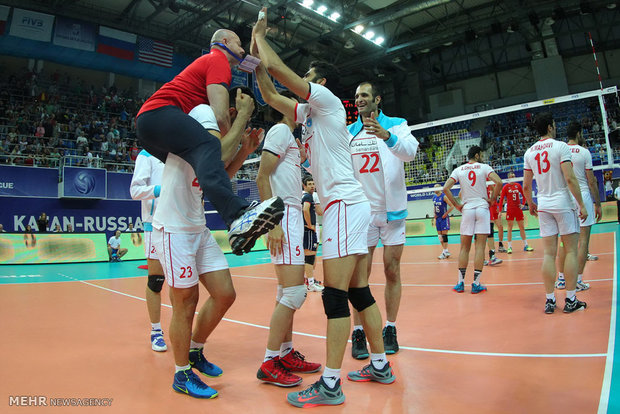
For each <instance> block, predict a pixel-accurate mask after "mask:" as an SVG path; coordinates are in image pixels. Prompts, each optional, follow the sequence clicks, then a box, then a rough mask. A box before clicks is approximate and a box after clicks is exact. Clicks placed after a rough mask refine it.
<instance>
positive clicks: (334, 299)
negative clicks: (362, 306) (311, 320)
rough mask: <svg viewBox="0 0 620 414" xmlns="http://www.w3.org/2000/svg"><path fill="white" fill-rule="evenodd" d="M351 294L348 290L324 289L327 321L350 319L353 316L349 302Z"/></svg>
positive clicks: (324, 307) (323, 296) (324, 306)
mask: <svg viewBox="0 0 620 414" xmlns="http://www.w3.org/2000/svg"><path fill="white" fill-rule="evenodd" d="M348 296H349V294H348V293H347V291H346V290H340V289H335V288H333V287H329V286H326V287H325V289H323V295H322V299H323V309H325V315H327V319H336V318H348V317H349V316H351V311H350V310H349V302H348V301H347V300H348Z"/></svg>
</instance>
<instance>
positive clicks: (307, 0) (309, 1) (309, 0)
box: [301, 0, 314, 9]
mask: <svg viewBox="0 0 620 414" xmlns="http://www.w3.org/2000/svg"><path fill="white" fill-rule="evenodd" d="M313 4H314V0H304V1H303V2H302V3H301V5H302V6H304V7H305V8H307V9H309V8H310V7H312V5H313Z"/></svg>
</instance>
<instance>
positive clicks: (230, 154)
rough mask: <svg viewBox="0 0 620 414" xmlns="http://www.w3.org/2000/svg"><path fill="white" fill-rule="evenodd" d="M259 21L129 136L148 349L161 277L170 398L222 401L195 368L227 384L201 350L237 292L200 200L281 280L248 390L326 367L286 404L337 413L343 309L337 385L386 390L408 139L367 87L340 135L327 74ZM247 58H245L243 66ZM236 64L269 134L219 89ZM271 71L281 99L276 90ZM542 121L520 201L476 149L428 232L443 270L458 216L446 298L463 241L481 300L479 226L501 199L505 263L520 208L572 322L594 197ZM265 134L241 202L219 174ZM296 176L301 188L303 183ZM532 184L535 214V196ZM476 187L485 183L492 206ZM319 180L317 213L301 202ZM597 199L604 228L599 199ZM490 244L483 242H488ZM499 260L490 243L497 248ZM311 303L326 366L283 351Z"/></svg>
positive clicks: (222, 43)
mask: <svg viewBox="0 0 620 414" xmlns="http://www.w3.org/2000/svg"><path fill="white" fill-rule="evenodd" d="M265 14H266V9H263V10H262V11H261V15H259V20H258V21H257V22H256V24H255V25H254V28H253V31H252V42H251V46H250V51H249V52H250V54H249V55H246V54H245V51H244V50H243V48H242V47H241V41H240V39H239V37H238V36H237V35H236V34H235V33H234V32H231V31H229V30H223V29H221V30H218V31H216V33H215V34H214V35H213V38H212V43H211V52H210V53H208V54H206V55H204V56H202V57H200V58H198V59H196V60H195V61H194V62H193V63H191V64H190V65H189V66H188V67H187V68H185V69H184V70H183V71H182V72H181V73H180V74H179V75H177V76H176V77H175V78H174V79H173V80H172V81H170V82H168V83H167V84H165V85H164V86H162V87H161V88H160V89H159V90H158V91H156V92H155V93H154V94H153V95H152V97H151V98H149V99H148V100H147V101H146V102H145V104H144V105H143V107H142V108H141V110H140V111H139V113H138V115H137V119H136V125H137V133H138V137H139V139H140V143H141V145H142V146H143V147H144V149H145V150H144V151H142V153H141V154H140V155H139V156H138V159H137V160H136V169H135V172H134V177H133V180H132V184H131V194H132V197H133V198H134V199H140V200H142V218H143V222H144V230H145V236H144V240H145V253H146V256H147V261H148V273H149V276H148V282H147V288H146V297H147V308H148V311H149V317H150V320H151V325H152V329H151V346H152V349H153V350H155V351H165V350H166V349H167V344H166V341H165V340H164V334H163V330H162V327H161V323H160V310H159V309H160V306H161V290H162V287H163V283H164V281H165V282H167V284H168V286H169V287H170V298H171V302H172V307H173V313H172V320H171V324H170V329H169V339H170V344H171V347H172V350H173V353H174V359H175V365H176V368H175V374H174V379H173V385H172V387H173V389H174V390H175V391H177V392H181V393H185V394H188V395H190V396H192V397H196V398H214V397H216V396H217V395H218V392H217V391H216V390H214V389H213V388H211V387H209V386H208V385H207V384H205V383H204V382H203V381H202V380H201V378H200V377H199V376H198V375H196V373H195V372H194V370H196V371H197V372H199V373H201V374H202V375H204V376H206V377H218V376H220V375H222V374H223V370H222V369H221V368H220V367H218V366H217V365H215V364H213V363H212V362H209V361H208V360H207V359H206V358H205V352H204V345H205V342H206V340H207V338H208V337H209V336H210V335H211V334H212V333H213V331H214V330H215V328H216V327H217V325H218V323H219V322H220V321H221V320H222V318H223V317H224V315H225V313H226V311H227V310H228V309H229V308H230V306H231V305H232V304H233V302H234V300H235V297H236V292H235V289H234V286H233V282H232V278H231V275H230V271H229V268H228V263H227V260H226V257H225V255H224V254H223V252H222V250H221V249H220V247H219V245H218V244H217V243H216V241H215V239H214V237H213V236H212V235H211V232H210V230H209V229H208V228H207V227H206V220H205V215H204V206H203V201H204V199H205V198H206V199H208V200H209V201H210V202H211V203H212V204H213V206H214V208H215V209H216V210H217V212H218V213H219V215H220V216H221V217H222V219H223V220H224V222H225V224H226V225H227V226H228V228H229V242H230V244H231V249H232V252H233V253H235V254H243V253H246V252H249V251H250V249H252V247H253V246H254V244H255V242H256V240H257V239H258V238H259V237H261V236H263V235H266V245H267V247H268V249H269V252H270V255H271V262H272V264H273V265H274V268H275V273H276V275H277V280H278V284H277V289H276V301H277V305H276V307H275V308H274V310H273V313H272V317H271V321H270V324H269V328H270V329H269V335H268V339H267V344H266V350H265V354H264V358H263V361H262V363H260V364H257V367H258V371H257V375H256V376H257V379H258V380H259V381H261V382H266V383H270V384H274V385H277V386H281V387H294V386H297V385H299V384H301V383H302V382H303V378H302V377H301V376H299V375H298V374H300V373H314V372H318V371H320V370H321V368H323V372H322V374H321V376H320V377H319V379H318V380H317V381H316V382H314V383H313V384H311V385H310V386H309V387H307V388H306V389H305V390H302V391H299V392H291V393H289V394H288V395H287V401H288V402H289V403H290V404H291V405H293V406H296V407H312V406H317V405H337V404H342V403H343V402H344V401H345V396H344V394H343V392H342V387H341V377H342V375H341V372H340V371H341V366H342V361H343V358H344V354H345V350H346V346H347V340H348V338H349V333H350V332H351V318H350V316H351V315H350V309H349V303H351V305H352V306H353V308H354V315H353V316H354V329H353V332H352V334H351V338H352V342H353V346H352V356H353V357H354V358H356V359H366V358H369V359H370V361H369V363H368V364H367V365H365V366H364V367H362V368H361V369H360V370H357V371H352V372H349V373H348V374H346V377H347V379H348V380H350V381H354V382H367V381H376V382H380V383H383V384H391V383H393V382H394V381H395V379H396V377H395V375H394V372H393V370H392V367H391V364H390V362H389V361H388V359H387V357H386V355H390V354H395V353H396V352H398V350H399V347H398V341H397V330H396V319H397V314H398V309H399V305H400V297H401V281H400V260H401V256H402V253H403V248H404V244H405V237H406V228H405V219H406V217H407V190H406V185H405V171H404V163H405V162H408V161H411V160H413V159H414V157H415V155H416V152H417V149H418V141H417V140H416V139H415V138H414V137H413V135H412V134H411V131H410V128H409V127H408V126H407V122H406V120H404V119H401V118H394V117H389V116H387V115H386V114H384V113H383V111H381V104H382V100H383V95H382V93H381V91H380V90H379V87H378V85H376V84H375V83H373V82H364V83H362V84H360V85H359V86H358V87H357V89H356V93H355V102H356V106H357V109H358V111H359V118H358V120H357V122H355V123H353V124H351V125H349V126H348V127H347V125H346V114H345V109H344V107H343V105H342V102H341V101H340V99H339V98H338V97H336V95H335V94H334V93H333V92H332V91H331V90H330V89H329V87H330V86H331V85H335V84H337V82H338V73H337V71H336V70H335V68H334V67H333V66H332V65H331V64H328V63H326V62H312V63H311V64H310V68H309V70H308V71H307V72H306V73H305V75H304V76H303V77H301V76H298V75H297V74H295V73H294V72H293V71H292V70H291V69H290V68H288V67H287V66H286V65H285V64H284V63H283V62H282V60H281V59H280V57H279V56H278V55H277V54H276V53H275V52H274V50H273V49H272V48H271V46H270V45H269V43H268V42H267V41H266V39H265V33H266V29H267V19H266V17H265ZM250 55H251V57H252V59H248V56H250ZM244 56H245V57H244ZM259 59H260V60H259ZM239 64H241V66H246V67H247V66H250V67H253V69H254V73H255V78H256V80H257V83H258V86H259V88H260V92H261V95H262V97H263V99H264V101H265V102H266V103H267V104H268V105H269V106H270V107H271V108H272V109H273V110H274V115H275V116H274V119H275V120H276V121H277V124H276V125H274V126H273V127H272V128H271V129H269V131H268V132H267V134H266V136H265V135H264V131H263V130H260V129H259V130H257V129H251V128H247V125H248V122H249V121H250V119H251V118H252V116H253V113H254V112H255V111H254V109H255V102H254V99H253V97H252V96H251V93H250V92H246V91H244V90H241V89H239V88H235V89H233V90H231V91H230V92H229V91H228V90H227V88H228V86H229V85H230V83H231V67H232V66H234V65H239ZM254 66H255V67H254ZM269 75H271V76H273V77H274V78H275V79H276V80H278V81H279V82H280V83H281V84H283V85H285V86H286V87H287V88H288V91H287V92H285V93H282V94H280V93H278V92H277V91H276V89H275V86H274V84H273V82H272V80H271V78H270V76H269ZM539 117H540V120H539V119H537V121H536V125H537V128H538V131H539V133H540V135H541V141H539V142H538V143H537V144H535V145H534V146H533V147H532V148H530V150H528V152H527V153H526V160H525V176H524V188H523V190H521V188H520V186H519V185H518V184H516V183H512V184H508V185H507V186H506V187H504V189H503V190H505V191H503V190H502V181H501V179H500V178H499V176H498V175H497V174H496V173H495V172H494V171H493V169H492V168H491V167H490V166H488V165H486V164H483V163H482V162H481V156H482V150H481V149H480V148H479V147H472V148H471V149H470V150H469V154H468V155H469V157H468V158H469V162H468V163H466V164H464V165H462V166H460V167H458V168H456V169H455V170H454V171H453V172H452V174H451V175H450V178H449V179H448V181H447V182H446V184H445V185H444V187H443V193H440V192H439V188H438V191H437V193H438V195H436V196H435V197H434V198H433V202H434V206H435V210H434V221H435V224H436V227H437V231H438V234H439V238H440V242H441V244H442V248H443V251H442V253H441V255H440V256H439V258H440V259H445V258H447V257H449V256H450V253H449V251H448V236H447V232H448V230H449V228H450V224H449V213H450V211H451V210H452V209H453V208H456V209H457V210H459V211H461V212H462V215H463V217H462V221H461V252H460V254H459V261H458V262H459V264H458V268H459V281H458V284H457V285H456V286H455V287H454V290H455V291H457V292H463V291H464V290H465V285H464V280H465V274H466V269H467V264H468V261H469V251H470V248H471V243H472V239H473V238H474V237H475V258H474V279H473V283H472V285H471V292H472V293H480V292H484V291H486V287H485V286H484V285H482V284H481V283H480V282H481V281H480V276H481V273H482V268H483V265H484V249H485V245H486V243H487V236H488V235H489V233H491V234H492V232H493V230H492V227H491V226H492V224H491V221H492V220H494V221H496V222H497V221H499V222H500V223H501V220H498V218H497V217H495V218H494V219H493V218H492V217H491V212H490V209H489V208H490V205H491V204H494V203H497V200H499V205H500V206H501V205H503V200H504V199H505V200H507V204H508V210H507V218H508V217H510V219H511V220H510V219H509V220H510V221H509V233H508V248H509V250H508V252H509V253H510V252H511V251H512V246H511V241H512V238H511V237H512V236H511V230H512V223H513V222H514V221H517V223H518V225H519V228H520V230H521V237H522V239H523V240H524V243H525V246H524V247H525V250H526V251H530V250H531V248H530V247H529V246H528V245H527V241H526V240H525V232H524V227H523V212H522V207H523V205H524V204H525V202H526V201H527V204H528V205H529V208H530V213H531V214H533V215H536V214H538V216H539V219H540V227H541V236H542V237H543V244H544V248H545V262H544V264H543V275H544V278H545V288H546V290H547V301H546V308H545V312H547V313H551V312H553V310H554V309H555V296H554V293H553V292H554V288H555V285H554V283H555V255H556V252H557V234H558V233H559V234H560V236H561V237H562V241H563V254H564V255H565V257H566V259H565V261H564V263H563V276H564V278H563V279H562V283H564V284H565V285H560V281H558V286H559V287H562V286H565V288H566V292H567V294H566V304H565V307H564V312H572V311H575V310H580V309H584V308H585V307H586V304H585V303H584V302H581V301H579V300H578V299H577V298H576V296H575V291H576V290H577V289H579V286H582V289H583V288H587V287H586V286H587V284H585V283H584V282H583V281H582V280H581V273H582V272H583V267H582V266H581V258H582V256H583V255H582V250H581V249H582V244H585V254H586V255H587V240H585V239H584V240H583V241H582V240H581V238H580V236H579V231H580V228H579V227H580V226H579V221H578V218H577V207H578V208H579V216H580V217H581V219H582V222H581V226H582V227H581V229H582V230H581V234H582V235H583V234H585V231H584V230H583V229H584V226H587V233H588V236H589V226H591V225H592V224H593V222H594V220H593V215H594V214H593V213H592V210H593V206H592V204H593V203H592V199H591V198H589V197H586V196H583V197H582V195H581V194H582V192H584V191H586V190H584V188H585V189H587V191H588V192H589V191H590V190H589V187H588V182H587V181H586V185H585V187H583V186H582V179H583V178H584V177H585V178H586V180H589V179H590V176H589V175H588V172H587V171H590V173H591V168H592V167H591V157H590V158H589V161H588V157H587V156H588V155H589V152H588V151H587V149H585V148H583V147H579V146H578V145H573V146H569V145H567V144H565V143H563V142H560V141H556V140H555V139H554V138H555V124H554V123H553V120H552V119H551V118H550V117H545V116H543V115H542V114H541V115H540V116H539ZM543 124H544V125H543ZM299 126H301V139H300V140H296V139H295V137H294V135H293V131H294V130H295V129H296V128H297V127H299ZM539 126H540V128H539ZM543 129H544V131H543ZM541 131H542V132H541ZM263 136H264V144H263V149H262V155H261V161H260V167H259V170H258V176H257V180H256V181H257V186H258V190H259V195H260V199H261V202H260V203H258V202H255V203H252V204H249V203H248V202H247V201H246V200H244V199H242V198H240V197H238V196H237V195H236V194H235V193H234V192H233V191H232V188H231V185H230V178H231V177H232V176H234V174H235V173H236V171H237V170H238V169H239V168H240V167H241V165H242V164H243V161H244V160H245V159H246V158H247V157H248V156H249V154H251V153H252V152H253V151H254V150H256V148H257V147H258V145H259V144H260V143H261V141H262V140H263ZM575 139H578V138H575ZM571 148H572V149H573V152H571ZM571 157H572V158H571ZM577 157H583V159H584V162H583V164H582V165H583V166H584V171H583V175H582V174H581V172H578V171H577V169H578V168H581V167H579V165H580V164H578V161H576V158H577ZM571 159H572V160H573V161H572V162H573V164H574V165H575V167H574V168H575V172H573V166H572V165H573V164H571V163H570V162H566V161H571ZM580 159H581V158H580ZM588 162H589V163H588ZM302 167H303V169H304V170H306V171H307V172H308V173H310V174H311V176H309V175H307V176H305V177H302ZM588 168H589V170H588ZM534 177H535V178H536V181H537V184H538V203H539V205H536V204H534V202H533V200H532V178H534ZM592 177H593V176H592ZM488 180H491V181H492V182H493V184H494V186H493V187H492V188H491V189H490V190H489V191H490V195H489V193H487V181H488ZM315 184H316V189H317V190H316V192H317V193H318V200H320V203H317V202H315V200H314V199H313V196H312V194H313V193H314V185H315ZM456 184H459V185H460V188H461V190H460V191H461V196H460V200H457V198H456V197H455V196H454V195H453V193H452V191H451V188H452V187H453V186H454V185H456ZM580 188H581V190H580ZM590 188H591V187H590ZM302 190H303V191H302ZM569 190H570V193H569ZM304 191H305V192H304ZM500 192H501V194H500ZM571 194H572V196H573V197H574V198H573V197H571ZM593 194H594V193H593ZM500 195H501V198H500ZM594 197H595V201H596V202H597V210H596V215H597V218H600V202H599V200H598V193H596V194H595V195H594ZM521 198H523V199H524V200H523V202H522V201H521ZM575 200H576V203H577V204H575ZM588 203H589V206H588ZM588 208H589V210H588ZM498 211H499V209H498ZM315 214H320V215H322V216H323V225H322V237H321V240H322V263H323V277H324V282H323V285H321V284H320V283H319V282H318V281H315V280H314V274H313V270H314V266H315V263H316V262H315V257H316V256H315V255H316V250H317V244H318V243H317V234H316V218H315ZM502 233H503V232H502ZM578 239H579V243H578ZM492 240H493V238H492V237H491V239H490V240H489V243H490V242H492ZM500 240H501V239H500ZM379 241H381V242H382V244H383V263H384V274H385V280H386V287H385V303H386V310H385V312H386V323H385V325H383V323H382V316H381V313H380V311H379V308H378V306H377V304H376V302H375V299H374V297H373V295H372V292H371V290H370V287H369V283H368V278H369V275H370V270H371V264H372V257H373V253H374V250H375V248H376V246H377V245H378V243H379ZM502 248H503V245H501V244H500V251H501V249H502ZM578 248H579V262H578V260H577V256H578V255H577V251H578ZM552 250H553V252H552ZM490 251H491V252H493V257H490V261H489V264H490V265H495V264H498V260H499V259H497V258H496V257H495V256H494V252H495V249H494V245H493V247H492V248H491V249H490ZM548 252H549V258H551V252H552V253H553V260H551V259H549V258H548V255H547V253H548ZM494 259H495V261H494ZM549 260H551V261H550V262H549ZM584 263H585V262H584ZM578 264H579V266H578ZM578 274H579V281H578ZM306 281H307V284H306ZM200 284H202V285H203V286H204V287H205V288H206V289H207V290H208V292H209V298H208V300H207V301H206V302H205V303H204V305H203V306H202V307H201V308H200V309H199V311H198V314H197V316H195V311H196V307H197V304H198V296H199V285H200ZM580 284H581V285H580ZM308 292H321V294H322V301H323V307H324V311H325V314H326V316H327V339H326V342H327V360H326V362H325V364H320V363H317V362H309V361H307V360H306V357H305V356H304V355H303V354H302V353H300V352H299V350H296V349H295V347H294V346H293V338H292V328H293V323H294V315H295V312H296V311H297V310H299V309H300V308H301V307H302V306H303V304H304V301H305V299H306V295H307V294H308ZM368 348H370V349H368Z"/></svg>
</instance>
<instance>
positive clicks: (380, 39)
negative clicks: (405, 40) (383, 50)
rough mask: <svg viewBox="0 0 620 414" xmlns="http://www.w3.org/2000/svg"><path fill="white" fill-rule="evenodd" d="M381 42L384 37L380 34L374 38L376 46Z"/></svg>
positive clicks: (383, 40)
mask: <svg viewBox="0 0 620 414" xmlns="http://www.w3.org/2000/svg"><path fill="white" fill-rule="evenodd" d="M383 42H385V39H384V38H382V37H381V36H379V37H377V38H376V39H375V44H376V45H377V46H381V44H382V43H383Z"/></svg>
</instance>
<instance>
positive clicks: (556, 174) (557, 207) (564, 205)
mask: <svg viewBox="0 0 620 414" xmlns="http://www.w3.org/2000/svg"><path fill="white" fill-rule="evenodd" d="M523 158H524V163H523V164H524V169H525V170H528V171H532V172H533V173H534V178H535V179H536V184H537V185H538V196H537V198H538V210H540V211H548V212H559V211H565V210H567V209H568V210H573V209H575V208H576V206H575V203H574V202H573V197H571V194H570V191H569V190H568V186H567V185H566V180H565V179H564V174H563V173H562V167H561V164H562V163H563V162H570V161H571V158H572V153H571V151H570V147H569V146H568V144H566V142H562V141H556V140H555V139H552V138H546V139H541V140H540V141H538V142H537V143H535V144H534V145H532V146H531V147H530V148H529V149H528V150H527V151H526V152H525V155H524V157H523Z"/></svg>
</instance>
